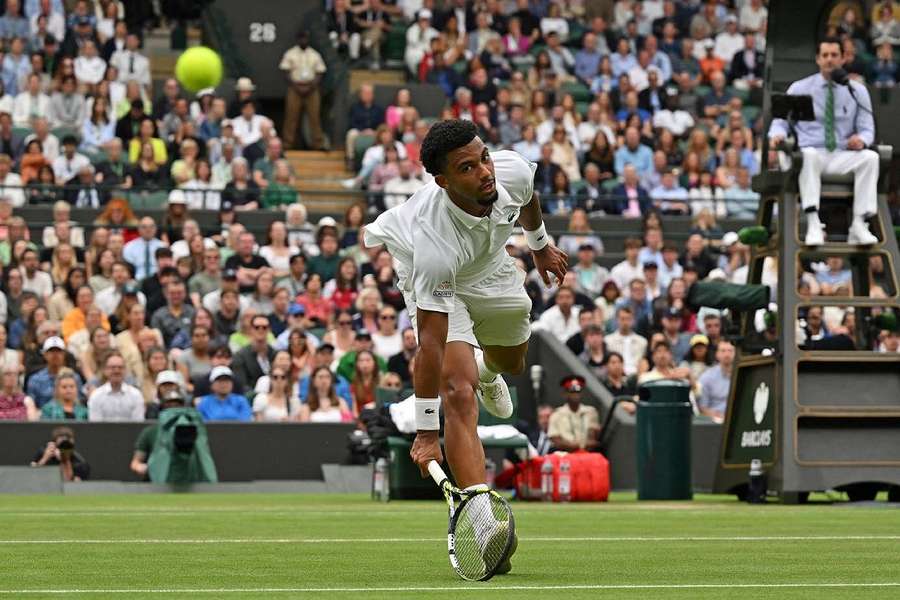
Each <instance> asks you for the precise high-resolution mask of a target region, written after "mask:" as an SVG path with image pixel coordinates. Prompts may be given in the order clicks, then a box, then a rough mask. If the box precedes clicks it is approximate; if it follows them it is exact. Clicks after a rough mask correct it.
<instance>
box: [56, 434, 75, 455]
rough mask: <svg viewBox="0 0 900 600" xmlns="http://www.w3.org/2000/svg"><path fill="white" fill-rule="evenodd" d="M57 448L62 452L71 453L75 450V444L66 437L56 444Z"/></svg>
mask: <svg viewBox="0 0 900 600" xmlns="http://www.w3.org/2000/svg"><path fill="white" fill-rule="evenodd" d="M56 447H57V448H59V449H60V451H62V452H70V451H72V450H74V449H75V442H73V441H72V440H71V439H69V438H67V437H64V438H61V439H60V440H59V441H58V442H57V443H56Z"/></svg>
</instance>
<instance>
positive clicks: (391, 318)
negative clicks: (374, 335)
mask: <svg viewBox="0 0 900 600" xmlns="http://www.w3.org/2000/svg"><path fill="white" fill-rule="evenodd" d="M378 318H379V319H381V320H382V321H396V320H397V317H396V315H381V316H380V317H378Z"/></svg>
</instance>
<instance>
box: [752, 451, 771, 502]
mask: <svg viewBox="0 0 900 600" xmlns="http://www.w3.org/2000/svg"><path fill="white" fill-rule="evenodd" d="M767 487H768V486H767V485H766V474H765V472H764V471H763V468H762V461H761V460H759V459H758V458H754V459H753V460H751V461H750V481H749V483H748V485H747V502H749V503H750V504H763V503H764V502H765V501H766V488H767Z"/></svg>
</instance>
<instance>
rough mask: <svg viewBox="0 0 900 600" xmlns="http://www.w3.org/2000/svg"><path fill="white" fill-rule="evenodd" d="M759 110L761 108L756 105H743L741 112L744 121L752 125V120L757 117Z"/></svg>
mask: <svg viewBox="0 0 900 600" xmlns="http://www.w3.org/2000/svg"><path fill="white" fill-rule="evenodd" d="M760 112H761V109H760V108H759V107H758V106H745V107H743V108H742V109H741V114H742V115H743V116H744V121H745V122H746V123H747V125H748V126H750V127H752V126H753V123H754V121H756V119H757V118H759V113H760Z"/></svg>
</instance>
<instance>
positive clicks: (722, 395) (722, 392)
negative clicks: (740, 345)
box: [697, 340, 734, 423]
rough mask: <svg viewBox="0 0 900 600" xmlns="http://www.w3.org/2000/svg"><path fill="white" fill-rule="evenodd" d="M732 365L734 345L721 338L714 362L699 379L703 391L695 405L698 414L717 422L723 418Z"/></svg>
mask: <svg viewBox="0 0 900 600" xmlns="http://www.w3.org/2000/svg"><path fill="white" fill-rule="evenodd" d="M733 365H734V346H732V345H731V342H729V341H727V340H722V341H720V342H719V344H718V346H717V347H716V364H715V365H714V366H712V367H710V368H709V369H707V370H706V371H705V372H704V373H703V375H701V376H700V379H699V382H700V386H701V387H702V388H703V391H702V393H701V394H700V397H699V398H698V399H697V407H698V408H699V409H700V414H702V415H707V416H709V417H712V419H713V420H714V421H716V422H717V423H721V422H722V421H723V420H724V419H725V411H726V410H727V408H728V395H729V391H730V388H731V370H732V367H733Z"/></svg>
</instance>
